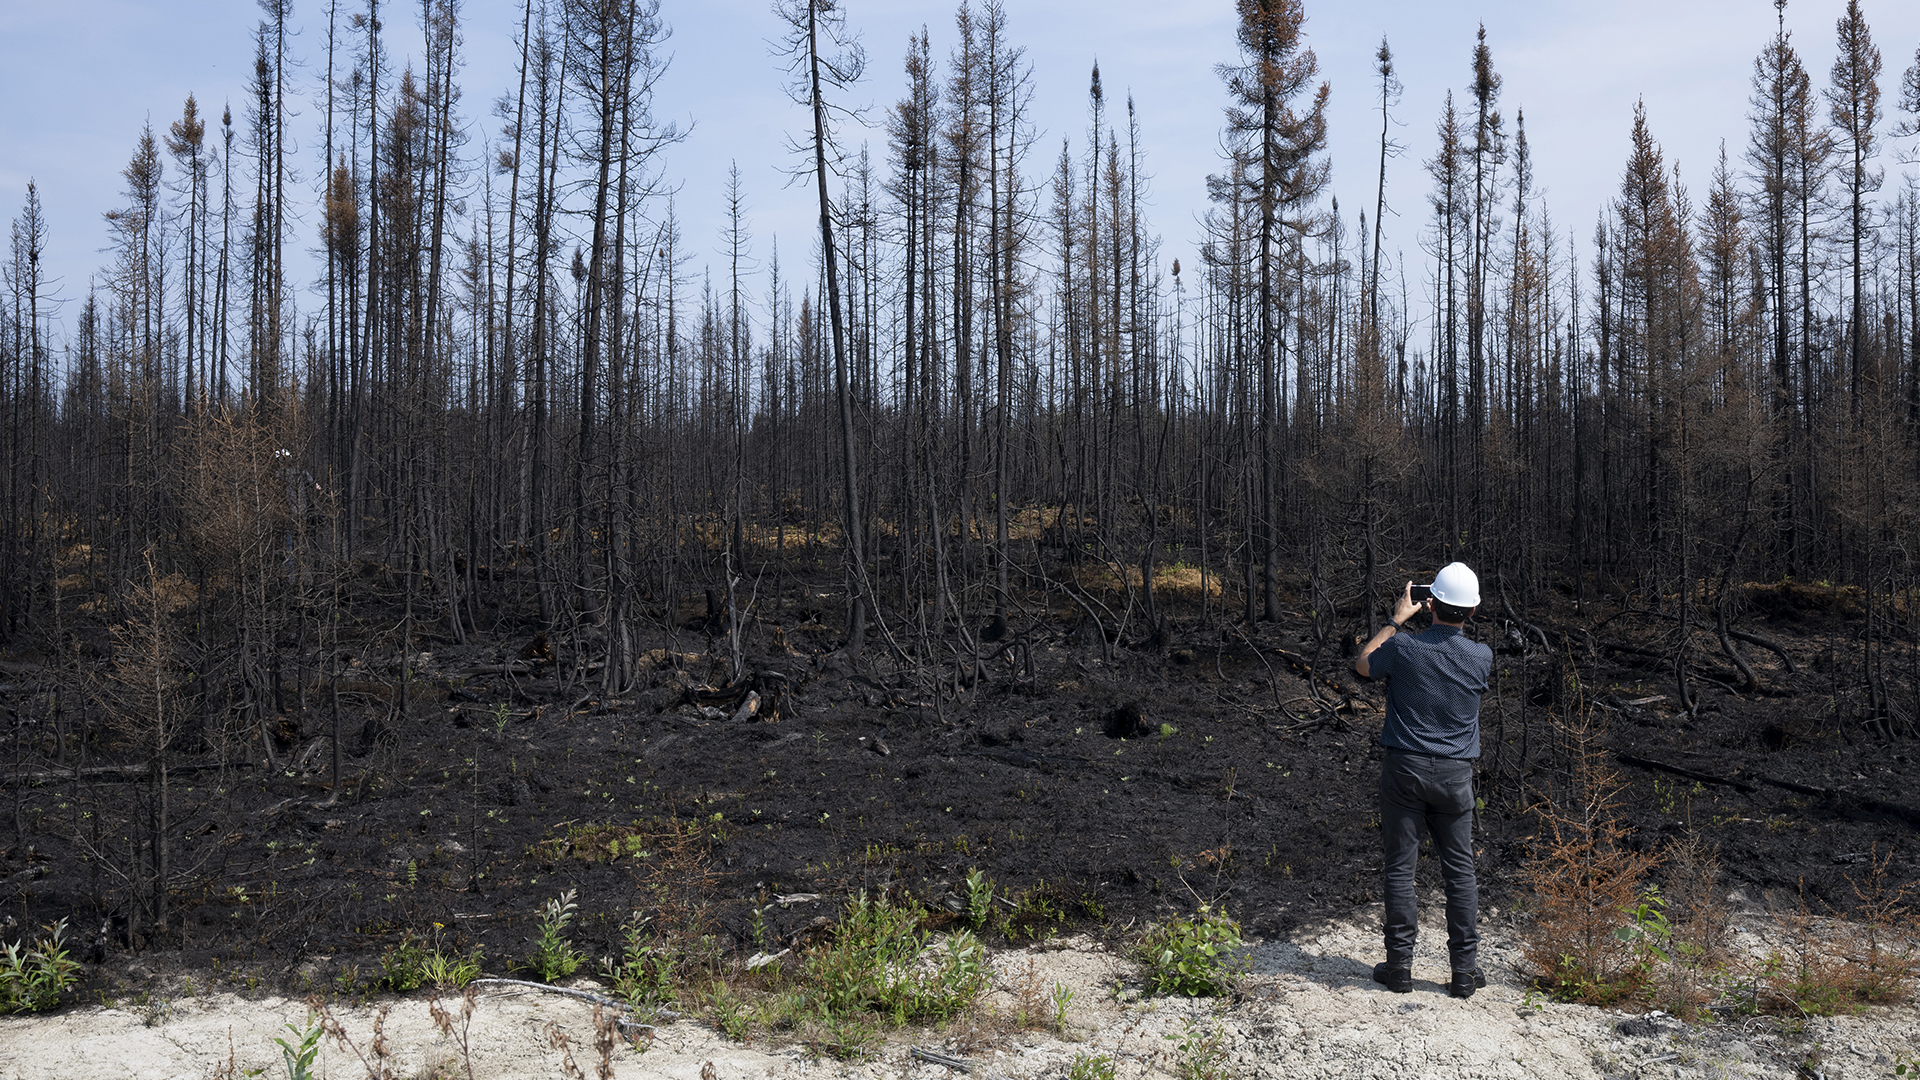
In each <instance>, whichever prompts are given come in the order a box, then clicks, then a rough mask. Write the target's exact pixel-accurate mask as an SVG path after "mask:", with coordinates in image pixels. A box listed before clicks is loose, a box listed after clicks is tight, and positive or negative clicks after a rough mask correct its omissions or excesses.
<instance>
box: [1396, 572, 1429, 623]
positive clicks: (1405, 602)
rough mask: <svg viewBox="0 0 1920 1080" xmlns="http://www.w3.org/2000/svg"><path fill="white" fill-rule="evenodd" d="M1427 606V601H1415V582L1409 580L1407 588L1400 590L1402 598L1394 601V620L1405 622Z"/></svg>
mask: <svg viewBox="0 0 1920 1080" xmlns="http://www.w3.org/2000/svg"><path fill="white" fill-rule="evenodd" d="M1426 606H1427V605H1426V602H1425V601H1421V602H1418V603H1416V602H1415V601H1414V599H1413V582H1411V581H1409V582H1407V586H1406V588H1404V589H1401V590H1400V599H1398V600H1396V601H1394V604H1393V621H1394V622H1397V623H1405V622H1406V621H1407V620H1408V619H1411V618H1413V617H1414V616H1415V615H1418V614H1420V612H1421V611H1422V610H1424V609H1425V608H1426Z"/></svg>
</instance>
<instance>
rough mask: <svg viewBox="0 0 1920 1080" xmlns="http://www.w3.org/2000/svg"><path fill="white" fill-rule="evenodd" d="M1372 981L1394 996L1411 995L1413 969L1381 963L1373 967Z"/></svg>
mask: <svg viewBox="0 0 1920 1080" xmlns="http://www.w3.org/2000/svg"><path fill="white" fill-rule="evenodd" d="M1373 981H1374V982H1377V983H1379V984H1380V985H1381V986H1384V987H1386V988H1387V989H1389V990H1391V991H1393V992H1394V993H1396V994H1411V993H1413V969H1412V968H1410V967H1389V966H1387V963H1386V962H1385V961H1382V962H1380V963H1378V964H1375V965H1373ZM1467 992H1468V993H1472V992H1473V991H1471V990H1469V991H1467Z"/></svg>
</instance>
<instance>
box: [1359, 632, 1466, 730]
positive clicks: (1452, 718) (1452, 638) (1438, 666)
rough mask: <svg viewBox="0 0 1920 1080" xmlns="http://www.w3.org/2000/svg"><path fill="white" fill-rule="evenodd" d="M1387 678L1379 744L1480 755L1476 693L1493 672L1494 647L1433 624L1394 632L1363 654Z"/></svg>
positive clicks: (1374, 672)
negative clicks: (1410, 631)
mask: <svg viewBox="0 0 1920 1080" xmlns="http://www.w3.org/2000/svg"><path fill="white" fill-rule="evenodd" d="M1367 669H1368V671H1369V672H1370V673H1371V674H1372V676H1373V678H1376V679H1385V680H1387V722H1386V726H1385V727H1384V728H1382V729H1381V731H1380V745H1382V746H1387V747H1392V748H1394V749H1397V750H1413V751H1416V752H1418V753H1422V754H1432V755H1434V756H1435V757H1445V758H1477V757H1479V756H1480V695H1481V694H1484V693H1486V690H1487V679H1488V677H1489V676H1490V675H1491V674H1492V673H1493V650H1492V649H1490V648H1488V647H1487V646H1485V645H1482V644H1480V643H1479V642H1477V641H1474V640H1473V639H1471V638H1469V637H1467V635H1465V634H1463V633H1461V632H1460V631H1459V630H1458V629H1456V628H1454V627H1451V626H1446V625H1444V624H1441V623H1435V624H1434V625H1433V626H1431V627H1429V628H1428V629H1426V630H1423V631H1421V632H1420V633H1418V634H1407V633H1398V634H1395V635H1393V636H1392V637H1390V638H1388V639H1387V640H1386V641H1385V642H1383V643H1381V645H1380V647H1379V648H1378V649H1375V650H1374V651H1373V655H1371V656H1369V657H1368V658H1367Z"/></svg>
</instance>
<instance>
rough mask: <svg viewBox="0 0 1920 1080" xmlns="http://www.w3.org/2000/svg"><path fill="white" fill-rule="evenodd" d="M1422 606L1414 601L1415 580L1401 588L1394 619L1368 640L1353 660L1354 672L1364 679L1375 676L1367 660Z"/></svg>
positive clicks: (1395, 603)
mask: <svg viewBox="0 0 1920 1080" xmlns="http://www.w3.org/2000/svg"><path fill="white" fill-rule="evenodd" d="M1422 606H1424V605H1422V604H1416V603H1414V602H1413V582H1411V581H1409V582H1407V586H1406V588H1404V589H1401V590H1400V599H1398V600H1396V601H1394V604H1393V621H1391V622H1389V623H1387V625H1385V626H1383V627H1381V628H1380V629H1379V631H1378V632H1376V633H1375V634H1374V635H1373V638H1372V640H1370V641H1368V642H1367V644H1366V647H1365V648H1363V649H1361V650H1360V655H1359V657H1357V658H1356V659H1355V660H1354V661H1353V672H1354V674H1356V675H1358V676H1360V677H1361V678H1363V679H1371V678H1373V668H1372V665H1370V664H1369V663H1368V662H1367V661H1368V658H1369V657H1371V656H1372V655H1373V651H1374V650H1375V649H1378V648H1379V647H1380V646H1382V645H1385V644H1386V643H1387V639H1388V638H1390V637H1392V636H1393V635H1394V634H1396V633H1398V632H1399V630H1400V624H1401V623H1404V622H1406V621H1407V620H1408V619H1411V618H1413V617H1414V615H1416V614H1418V613H1419V611H1420V609H1421V607H1422Z"/></svg>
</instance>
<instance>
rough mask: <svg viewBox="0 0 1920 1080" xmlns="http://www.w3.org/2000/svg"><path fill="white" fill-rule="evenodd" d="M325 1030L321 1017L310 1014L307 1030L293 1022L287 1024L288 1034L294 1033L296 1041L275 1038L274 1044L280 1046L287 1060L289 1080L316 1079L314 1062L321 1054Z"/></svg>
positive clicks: (281, 1053) (282, 1055) (282, 1054)
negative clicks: (321, 1038)
mask: <svg viewBox="0 0 1920 1080" xmlns="http://www.w3.org/2000/svg"><path fill="white" fill-rule="evenodd" d="M325 1031H326V1029H325V1027H323V1026H322V1025H321V1023H320V1018H319V1017H317V1016H314V1015H312V1014H308V1016H307V1028H306V1030H305V1031H302V1030H300V1029H299V1028H297V1027H294V1026H293V1025H292V1024H288V1025H287V1034H289V1035H292V1036H293V1037H294V1039H295V1040H297V1041H296V1042H292V1043H290V1042H288V1041H287V1040H285V1039H279V1038H276V1039H274V1040H273V1041H274V1045H276V1046H278V1047H279V1048H280V1056H281V1057H282V1058H284V1059H285V1060H286V1065H287V1080H314V1072H313V1062H314V1059H315V1058H317V1057H319V1056H320V1036H321V1035H323V1034H325Z"/></svg>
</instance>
